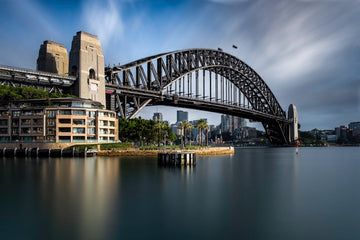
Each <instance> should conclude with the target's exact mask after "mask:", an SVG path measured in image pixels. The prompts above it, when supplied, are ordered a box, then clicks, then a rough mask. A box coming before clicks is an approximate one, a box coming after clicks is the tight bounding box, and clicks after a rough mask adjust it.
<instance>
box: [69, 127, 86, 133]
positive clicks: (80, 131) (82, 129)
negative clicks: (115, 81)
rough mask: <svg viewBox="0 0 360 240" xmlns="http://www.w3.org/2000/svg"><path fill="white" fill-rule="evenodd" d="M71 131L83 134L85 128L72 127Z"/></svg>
mask: <svg viewBox="0 0 360 240" xmlns="http://www.w3.org/2000/svg"><path fill="white" fill-rule="evenodd" d="M72 133H74V134H84V133H85V128H73V131H72Z"/></svg>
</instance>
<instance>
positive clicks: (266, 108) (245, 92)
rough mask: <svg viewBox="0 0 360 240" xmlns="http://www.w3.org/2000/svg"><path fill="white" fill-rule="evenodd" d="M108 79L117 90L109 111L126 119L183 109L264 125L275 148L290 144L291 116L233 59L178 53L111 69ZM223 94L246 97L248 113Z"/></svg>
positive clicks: (107, 71) (203, 53)
mask: <svg viewBox="0 0 360 240" xmlns="http://www.w3.org/2000/svg"><path fill="white" fill-rule="evenodd" d="M199 72H202V74H203V78H202V79H201V76H200V79H199ZM105 74H106V78H105V79H106V88H107V89H108V90H112V91H108V93H112V94H110V95H109V96H108V97H107V98H108V99H109V100H108V102H109V105H111V103H112V106H113V108H115V109H114V110H117V111H118V112H119V114H120V116H121V117H123V118H132V117H134V116H135V115H136V114H137V113H138V112H139V111H140V110H141V109H142V108H143V107H145V106H146V105H148V104H163V105H171V106H179V107H180V106H181V107H187V108H194V109H200V110H206V111H213V112H219V113H227V114H230V115H237V116H242V117H246V118H249V119H253V120H256V121H260V122H262V123H263V126H264V128H265V131H266V133H267V135H268V137H269V140H270V141H271V142H272V143H274V144H284V143H288V142H289V141H288V140H289V139H288V130H287V129H288V123H289V121H288V120H287V119H286V112H285V111H284V110H283V109H282V108H281V106H280V104H279V103H278V101H277V99H276V98H275V96H274V94H273V93H272V91H271V90H270V88H269V87H268V85H267V84H266V83H265V81H264V80H263V79H262V78H261V77H260V76H259V74H257V73H256V72H255V70H253V69H252V68H251V67H250V66H248V65H247V64H246V63H244V62H243V61H241V60H240V59H238V58H236V57H235V56H233V55H230V54H227V53H224V52H222V51H217V50H212V49H189V50H182V51H174V52H169V53H164V54H159V55H154V56H150V57H147V58H143V59H140V60H137V61H134V62H131V63H128V64H125V65H122V66H115V67H113V68H110V67H108V68H106V69H105ZM212 77H213V78H212ZM184 78H187V79H186V81H185V80H184ZM193 78H195V79H193ZM214 78H215V80H214ZM219 79H221V81H220V80H219ZM201 80H202V81H201ZM218 80H219V82H221V84H220V83H219V82H218ZM181 81H182V82H183V84H181ZM186 83H187V88H188V89H187V94H188V95H187V96H186V94H185V92H186V89H185V85H186ZM215 83H216V84H215ZM176 84H178V85H179V86H178V89H177V88H176V87H177V86H176ZM200 85H202V86H201V90H202V91H203V92H204V93H205V91H208V92H209V95H210V96H209V98H208V99H207V100H206V101H205V94H203V96H202V98H201V97H200V98H199V94H198V90H199V87H200ZM192 88H195V94H193V92H192V90H191V93H190V89H192ZM209 88H210V90H209ZM212 88H215V91H214V90H213V89H212ZM230 89H231V90H230ZM219 90H220V91H221V92H224V90H225V91H228V92H229V94H230V95H231V98H233V97H234V96H233V95H232V92H233V93H234V95H235V96H236V97H239V98H240V95H241V96H242V97H243V98H244V103H245V99H246V100H247V103H248V108H245V107H244V104H242V103H241V101H239V102H233V101H232V100H231V101H226V99H225V97H224V96H223V95H221V97H220V96H211V94H212V93H213V94H214V95H216V94H218V93H219ZM227 100H228V99H227ZM249 106H251V107H250V108H249Z"/></svg>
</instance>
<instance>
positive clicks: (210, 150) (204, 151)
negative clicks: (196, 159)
mask: <svg viewBox="0 0 360 240" xmlns="http://www.w3.org/2000/svg"><path fill="white" fill-rule="evenodd" d="M186 150H187V151H191V152H194V153H196V155H198V156H199V155H226V154H234V148H233V147H207V148H206V147H204V148H198V149H186ZM165 151H166V152H168V153H171V152H176V151H180V149H167V150H166V149H160V150H140V149H137V148H130V149H114V150H102V151H99V152H98V153H97V155H98V156H157V154H158V153H160V152H165Z"/></svg>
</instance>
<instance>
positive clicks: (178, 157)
mask: <svg viewBox="0 0 360 240" xmlns="http://www.w3.org/2000/svg"><path fill="white" fill-rule="evenodd" d="M158 164H159V165H161V166H176V165H177V166H184V165H186V166H195V165H196V153H194V152H183V151H177V152H170V153H158Z"/></svg>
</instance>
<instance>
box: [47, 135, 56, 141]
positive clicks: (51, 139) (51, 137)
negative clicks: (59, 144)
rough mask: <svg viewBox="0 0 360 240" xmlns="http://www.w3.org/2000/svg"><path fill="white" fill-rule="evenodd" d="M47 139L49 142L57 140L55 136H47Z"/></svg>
mask: <svg viewBox="0 0 360 240" xmlns="http://www.w3.org/2000/svg"><path fill="white" fill-rule="evenodd" d="M46 140H47V141H49V142H55V140H56V138H55V136H46Z"/></svg>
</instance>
